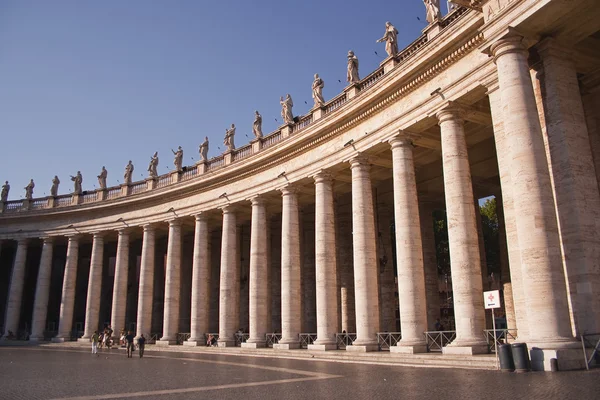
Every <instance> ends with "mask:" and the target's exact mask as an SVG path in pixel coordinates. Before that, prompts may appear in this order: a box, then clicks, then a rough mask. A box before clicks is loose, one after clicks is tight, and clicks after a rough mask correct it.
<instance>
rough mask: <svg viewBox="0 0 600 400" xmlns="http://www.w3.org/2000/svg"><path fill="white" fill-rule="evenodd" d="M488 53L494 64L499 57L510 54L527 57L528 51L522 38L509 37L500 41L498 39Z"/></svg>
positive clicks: (516, 36)
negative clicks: (520, 54) (490, 54)
mask: <svg viewBox="0 0 600 400" xmlns="http://www.w3.org/2000/svg"><path fill="white" fill-rule="evenodd" d="M490 51H491V52H492V55H493V56H494V62H496V61H497V60H498V58H499V57H500V56H503V55H505V54H510V53H522V54H524V55H528V54H529V51H528V50H527V48H526V47H525V45H524V44H523V36H521V35H516V34H514V35H511V36H508V37H505V38H502V39H499V40H498V41H496V42H495V43H494V44H492V45H491V47H490Z"/></svg>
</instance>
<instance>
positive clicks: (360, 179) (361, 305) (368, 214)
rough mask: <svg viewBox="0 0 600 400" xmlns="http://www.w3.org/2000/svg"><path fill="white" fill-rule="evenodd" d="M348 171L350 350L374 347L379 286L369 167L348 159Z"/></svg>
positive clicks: (366, 164)
mask: <svg viewBox="0 0 600 400" xmlns="http://www.w3.org/2000/svg"><path fill="white" fill-rule="evenodd" d="M350 165H351V166H350V169H351V170H352V234H353V236H352V244H353V250H354V251H353V253H354V255H353V260H354V299H355V304H356V306H355V310H356V340H355V341H354V343H353V345H352V346H348V347H347V348H346V349H348V350H350V351H372V350H377V349H378V345H377V332H378V331H379V287H378V272H377V265H378V264H377V242H376V238H377V235H376V234H375V219H374V214H373V191H372V189H371V177H370V175H369V169H370V166H369V164H368V163H367V161H366V159H363V158H361V157H356V158H353V159H352V160H350Z"/></svg>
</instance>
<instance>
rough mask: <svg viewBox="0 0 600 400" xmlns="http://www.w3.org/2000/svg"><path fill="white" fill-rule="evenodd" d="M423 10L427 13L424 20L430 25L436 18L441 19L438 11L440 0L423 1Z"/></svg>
mask: <svg viewBox="0 0 600 400" xmlns="http://www.w3.org/2000/svg"><path fill="white" fill-rule="evenodd" d="M423 3H425V10H426V11H427V15H426V17H425V18H426V19H427V22H429V23H430V24H431V23H432V22H433V21H435V20H436V19H438V18H441V17H442V12H441V11H440V0H423Z"/></svg>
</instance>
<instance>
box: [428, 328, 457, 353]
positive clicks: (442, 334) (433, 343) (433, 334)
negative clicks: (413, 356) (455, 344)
mask: <svg viewBox="0 0 600 400" xmlns="http://www.w3.org/2000/svg"><path fill="white" fill-rule="evenodd" d="M454 338H456V331H427V332H425V341H426V342H427V351H428V352H432V351H442V348H444V347H445V346H447V345H448V344H449V343H450V342H452V341H453V340H454Z"/></svg>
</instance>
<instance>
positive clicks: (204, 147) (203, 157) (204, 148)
mask: <svg viewBox="0 0 600 400" xmlns="http://www.w3.org/2000/svg"><path fill="white" fill-rule="evenodd" d="M198 151H199V152H200V161H203V162H204V161H208V136H205V137H204V142H202V144H201V145H200V148H199V149H198Z"/></svg>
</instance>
